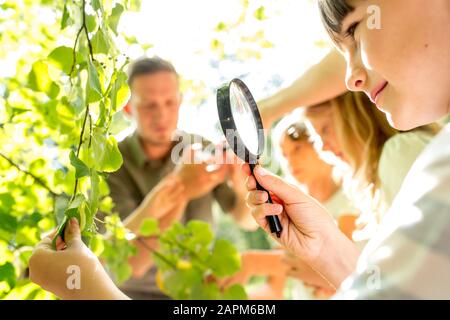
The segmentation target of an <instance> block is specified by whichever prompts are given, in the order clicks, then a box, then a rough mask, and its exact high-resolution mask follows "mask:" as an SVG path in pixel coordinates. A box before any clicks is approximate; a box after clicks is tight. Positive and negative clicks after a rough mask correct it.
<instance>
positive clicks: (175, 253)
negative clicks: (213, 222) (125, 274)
mask: <svg viewBox="0 0 450 320" xmlns="http://www.w3.org/2000/svg"><path fill="white" fill-rule="evenodd" d="M141 234H142V235H145V236H147V237H151V236H156V237H157V238H158V240H159V250H158V251H153V259H154V260H155V262H156V265H157V266H158V268H159V271H158V274H157V283H158V285H159V286H160V288H161V289H162V290H163V291H164V292H165V293H166V294H167V295H169V296H170V297H172V298H174V299H200V300H203V299H208V300H210V299H246V298H247V295H246V293H245V290H244V288H243V287H242V286H241V285H232V286H229V287H227V288H223V286H222V285H221V283H224V282H223V281H224V280H225V279H226V278H228V277H230V276H232V275H233V274H235V273H236V272H237V271H238V270H239V269H240V267H241V259H240V255H239V252H238V251H237V249H236V248H235V247H234V246H233V245H232V244H231V243H230V242H229V241H227V240H224V239H216V240H214V236H213V233H212V230H211V226H210V225H209V224H208V223H205V222H202V221H195V220H194V221H190V222H189V223H187V225H186V226H183V225H181V224H180V223H174V224H173V225H172V226H171V227H170V228H168V229H167V230H165V231H164V232H161V231H160V230H159V228H158V222H157V220H155V219H147V220H145V221H144V223H143V224H142V227H141Z"/></svg>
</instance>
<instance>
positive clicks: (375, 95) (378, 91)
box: [369, 81, 388, 106]
mask: <svg viewBox="0 0 450 320" xmlns="http://www.w3.org/2000/svg"><path fill="white" fill-rule="evenodd" d="M387 85H388V82H387V81H384V82H382V83H380V84H379V85H378V86H376V87H375V89H373V90H372V92H370V96H369V97H370V100H371V101H372V102H373V103H374V104H376V105H377V106H378V100H379V97H380V94H381V93H382V92H383V90H384V89H385V88H386V86H387Z"/></svg>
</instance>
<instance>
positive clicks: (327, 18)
mask: <svg viewBox="0 0 450 320" xmlns="http://www.w3.org/2000/svg"><path fill="white" fill-rule="evenodd" d="M318 4H319V11H320V17H321V19H322V23H323V25H324V26H325V29H326V30H327V32H328V33H329V34H330V36H331V38H332V39H335V36H336V35H337V34H339V33H341V31H342V30H341V29H342V21H343V20H344V19H345V17H346V16H347V15H348V14H349V13H350V12H352V11H353V10H354V8H353V7H352V6H350V5H349V4H348V3H347V1H346V0H319V2H318Z"/></svg>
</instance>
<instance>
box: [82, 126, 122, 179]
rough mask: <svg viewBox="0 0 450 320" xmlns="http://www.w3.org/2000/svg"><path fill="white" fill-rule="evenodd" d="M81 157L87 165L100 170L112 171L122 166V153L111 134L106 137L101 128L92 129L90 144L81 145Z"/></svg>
mask: <svg viewBox="0 0 450 320" xmlns="http://www.w3.org/2000/svg"><path fill="white" fill-rule="evenodd" d="M81 150H82V153H81V155H80V156H81V159H82V160H83V161H84V163H86V164H87V165H88V166H89V167H91V168H94V169H95V170H97V171H100V172H114V171H117V170H118V169H119V168H120V167H121V166H122V154H121V153H120V150H119V147H118V145H117V141H116V139H115V138H114V137H113V136H109V137H106V136H105V134H104V133H103V130H102V129H101V128H99V127H95V128H94V129H93V130H92V139H91V145H90V147H88V146H87V145H86V144H84V145H83V146H82V149H81Z"/></svg>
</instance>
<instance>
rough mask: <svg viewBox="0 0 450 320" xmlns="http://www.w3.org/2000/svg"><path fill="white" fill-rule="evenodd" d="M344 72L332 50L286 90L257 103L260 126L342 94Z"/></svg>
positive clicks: (268, 125)
mask: <svg viewBox="0 0 450 320" xmlns="http://www.w3.org/2000/svg"><path fill="white" fill-rule="evenodd" d="M345 69H346V64H345V60H344V58H343V57H342V55H341V54H340V53H339V52H337V51H336V50H335V49H333V50H332V51H330V53H328V54H327V55H326V56H325V57H324V58H323V59H322V60H321V61H320V62H319V63H317V64H315V65H313V66H312V67H310V68H309V69H308V70H307V71H306V72H305V73H303V74H302V75H301V76H300V77H299V78H298V79H297V80H295V81H294V82H293V83H292V84H291V85H290V86H289V87H287V88H284V89H282V90H281V91H279V92H277V93H276V94H274V95H272V96H270V97H268V98H265V99H263V100H261V101H259V102H258V107H259V110H260V112H261V117H262V120H263V123H264V127H265V128H267V129H268V128H270V126H271V125H272V123H273V122H274V121H276V120H277V119H278V118H280V117H281V116H283V115H284V114H286V113H289V112H291V111H292V110H294V109H295V108H297V107H300V106H308V105H315V104H318V103H321V102H324V101H327V100H330V99H332V98H334V97H336V96H338V95H340V94H342V93H344V92H345V91H346V90H347V88H346V85H345Z"/></svg>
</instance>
